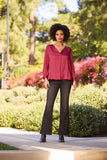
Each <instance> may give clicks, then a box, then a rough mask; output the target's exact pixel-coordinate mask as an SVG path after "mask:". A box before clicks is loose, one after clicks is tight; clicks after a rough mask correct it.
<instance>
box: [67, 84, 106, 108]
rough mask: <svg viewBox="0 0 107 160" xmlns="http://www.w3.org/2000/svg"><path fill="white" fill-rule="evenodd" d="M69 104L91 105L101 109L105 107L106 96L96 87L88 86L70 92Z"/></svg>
mask: <svg viewBox="0 0 107 160" xmlns="http://www.w3.org/2000/svg"><path fill="white" fill-rule="evenodd" d="M70 103H71V104H73V103H75V104H79V105H81V104H83V105H91V106H93V107H96V108H100V109H103V107H104V106H105V105H107V94H106V92H105V91H103V89H101V88H100V87H98V86H97V85H94V84H88V85H85V86H82V87H78V88H77V89H76V91H75V92H71V96H70Z"/></svg>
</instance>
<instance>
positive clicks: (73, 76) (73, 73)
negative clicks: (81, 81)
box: [70, 49, 76, 81]
mask: <svg viewBox="0 0 107 160" xmlns="http://www.w3.org/2000/svg"><path fill="white" fill-rule="evenodd" d="M70 65H71V72H72V73H71V74H72V78H73V81H75V80H76V77H75V69H74V63H73V56H72V49H71V51H70Z"/></svg>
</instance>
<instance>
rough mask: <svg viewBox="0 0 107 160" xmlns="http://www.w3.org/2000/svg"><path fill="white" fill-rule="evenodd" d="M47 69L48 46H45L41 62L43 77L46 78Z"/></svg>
mask: <svg viewBox="0 0 107 160" xmlns="http://www.w3.org/2000/svg"><path fill="white" fill-rule="evenodd" d="M48 71H49V55H48V46H46V49H45V55H44V63H43V79H44V78H48Z"/></svg>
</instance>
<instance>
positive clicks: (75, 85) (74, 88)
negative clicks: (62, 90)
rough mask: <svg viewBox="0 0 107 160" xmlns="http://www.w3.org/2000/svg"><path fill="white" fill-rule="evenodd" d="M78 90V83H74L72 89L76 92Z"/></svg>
mask: <svg viewBox="0 0 107 160" xmlns="http://www.w3.org/2000/svg"><path fill="white" fill-rule="evenodd" d="M76 88H77V84H76V81H73V88H72V91H75V90H76Z"/></svg>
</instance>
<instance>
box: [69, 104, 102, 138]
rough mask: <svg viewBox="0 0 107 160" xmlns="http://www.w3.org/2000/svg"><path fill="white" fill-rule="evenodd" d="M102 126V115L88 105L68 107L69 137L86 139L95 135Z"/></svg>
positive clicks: (98, 110) (99, 111)
mask: <svg viewBox="0 0 107 160" xmlns="http://www.w3.org/2000/svg"><path fill="white" fill-rule="evenodd" d="M102 126H104V114H103V112H102V111H101V110H100V109H97V108H94V107H92V106H89V105H76V104H74V105H71V106H70V136H76V137H87V136H93V135H97V134H98V133H99V130H100V128H102Z"/></svg>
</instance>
